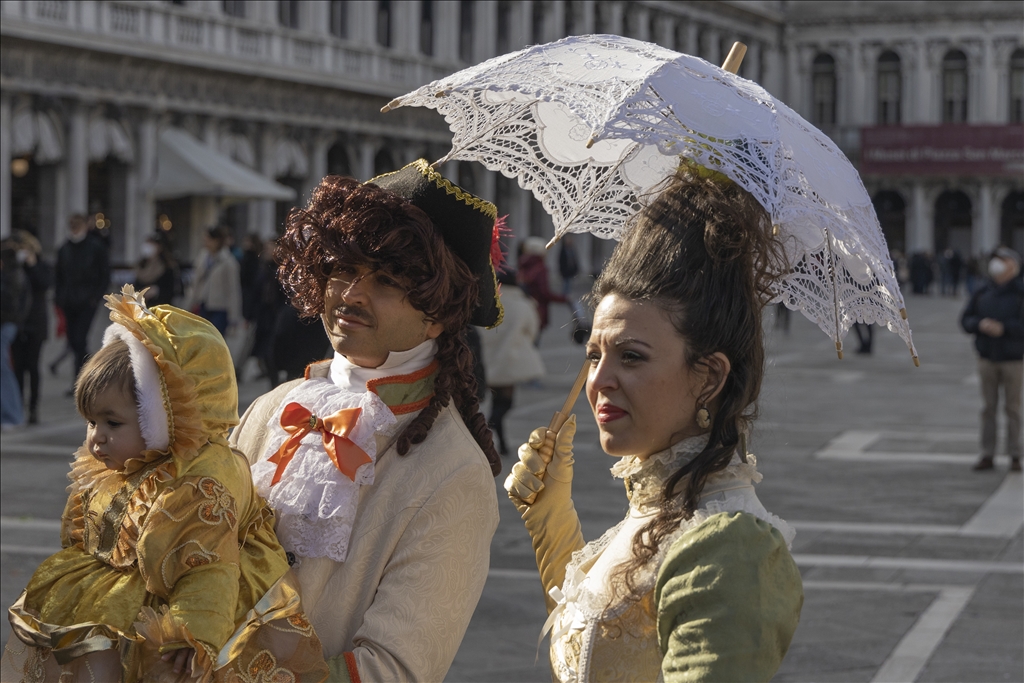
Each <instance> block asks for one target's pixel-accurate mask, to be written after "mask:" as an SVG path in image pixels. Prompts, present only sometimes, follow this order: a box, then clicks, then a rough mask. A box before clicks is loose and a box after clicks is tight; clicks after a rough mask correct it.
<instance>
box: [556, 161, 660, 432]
mask: <svg viewBox="0 0 1024 683" xmlns="http://www.w3.org/2000/svg"><path fill="white" fill-rule="evenodd" d="M639 149H640V144H639V143H633V146H632V147H631V148H630V149H629V151H628V152H626V153H625V154H623V155H622V156H620V157H619V159H618V161H617V162H616V163H615V165H614V166H612V167H611V168H609V169H608V173H606V174H605V177H604V182H602V183H595V184H594V187H593V189H591V191H590V194H589V195H588V196H587V201H585V202H578V203H577V204H576V208H575V211H574V212H573V214H572V216H570V217H569V219H568V220H566V222H565V223H564V224H563V226H562V231H561V232H556V233H555V236H554V237H552V238H551V241H550V242H548V243H547V246H545V249H550V248H551V247H552V246H554V245H555V243H556V242H558V240H560V239H562V236H563V235H564V234H565V233H566V232H568V226H570V225H572V223H573V221H575V220H576V218H577V217H578V216H579V215H580V214H581V213H583V208H584V207H586V206H589V201H590V200H591V199H594V198H595V197H597V196H598V195H599V194H600V193H601V192H603V191H604V189H605V188H606V187H608V185H609V183H610V182H611V180H612V178H614V177H615V173H616V172H617V171H618V170H619V167H620V166H622V164H624V163H626V162H627V161H630V160H632V159H633V157H634V156H635V155H636V153H637V151H638V150H639ZM573 402H574V403H575V401H573ZM566 419H568V418H566Z"/></svg>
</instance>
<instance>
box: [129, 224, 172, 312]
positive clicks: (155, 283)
mask: <svg viewBox="0 0 1024 683" xmlns="http://www.w3.org/2000/svg"><path fill="white" fill-rule="evenodd" d="M141 252H142V258H141V259H140V260H139V263H138V265H137V266H135V289H136V291H142V290H143V289H146V288H147V287H148V288H149V291H148V292H146V302H147V303H149V304H150V305H152V306H156V305H158V304H172V303H174V298H175V297H177V296H180V295H181V268H180V267H179V266H178V262H177V261H176V260H175V259H174V255H173V254H171V248H170V244H169V242H168V240H167V237H166V236H165V235H164V233H162V232H154V233H153V234H152V235H150V236H149V237H148V238H147V239H146V241H145V242H143V243H142V248H141Z"/></svg>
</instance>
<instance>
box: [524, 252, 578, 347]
mask: <svg viewBox="0 0 1024 683" xmlns="http://www.w3.org/2000/svg"><path fill="white" fill-rule="evenodd" d="M546 254H547V246H546V243H545V242H544V240H543V238H540V237H527V238H526V240H524V241H523V245H522V253H521V255H520V257H519V275H518V278H519V285H520V286H521V287H522V288H523V291H524V292H526V293H527V295H529V296H530V297H531V298H532V299H533V300H534V301H536V302H537V313H538V315H540V331H543V330H544V328H546V327H547V326H548V305H549V304H551V303H563V304H564V303H568V300H567V299H566V298H565V297H564V296H562V295H561V294H558V293H557V292H553V291H551V287H550V285H549V278H548V264H547V261H545V256H546ZM540 331H538V333H537V337H536V340H537V341H539V340H540Z"/></svg>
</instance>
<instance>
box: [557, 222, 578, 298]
mask: <svg viewBox="0 0 1024 683" xmlns="http://www.w3.org/2000/svg"><path fill="white" fill-rule="evenodd" d="M573 240H574V238H573V236H572V235H565V236H564V237H562V239H561V241H560V242H559V243H558V244H559V247H558V274H559V275H561V276H562V296H564V297H566V298H570V297H569V295H570V294H571V293H572V281H573V279H574V278H575V277H576V276H577V275H579V273H580V257H579V253H578V252H577V251H576V243H575V242H574V241H573Z"/></svg>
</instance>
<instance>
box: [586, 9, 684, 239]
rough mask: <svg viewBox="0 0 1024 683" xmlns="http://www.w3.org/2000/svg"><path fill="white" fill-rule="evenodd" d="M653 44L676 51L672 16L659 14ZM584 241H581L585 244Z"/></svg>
mask: <svg viewBox="0 0 1024 683" xmlns="http://www.w3.org/2000/svg"><path fill="white" fill-rule="evenodd" d="M650 39H651V42H653V43H657V44H658V45H661V46H662V47H664V48H667V49H669V50H675V49H676V22H675V18H674V17H673V16H672V15H671V14H659V15H658V16H657V18H656V19H655V20H654V35H652V36H651V38H650ZM583 241H584V240H580V242H583Z"/></svg>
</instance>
